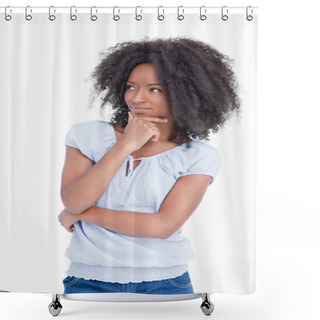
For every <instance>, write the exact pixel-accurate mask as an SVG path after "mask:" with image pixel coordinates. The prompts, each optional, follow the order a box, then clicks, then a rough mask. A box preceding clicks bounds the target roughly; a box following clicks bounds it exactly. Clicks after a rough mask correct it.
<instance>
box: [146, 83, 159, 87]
mask: <svg viewBox="0 0 320 320" xmlns="http://www.w3.org/2000/svg"><path fill="white" fill-rule="evenodd" d="M147 85H148V86H160V87H161V84H160V83H149V84H147Z"/></svg>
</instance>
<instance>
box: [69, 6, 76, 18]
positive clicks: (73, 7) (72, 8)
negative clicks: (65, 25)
mask: <svg viewBox="0 0 320 320" xmlns="http://www.w3.org/2000/svg"><path fill="white" fill-rule="evenodd" d="M73 10H74V12H73ZM75 13H77V9H76V7H75V6H72V7H70V19H71V20H72V21H75V20H77V18H78V17H77V15H76V14H75Z"/></svg>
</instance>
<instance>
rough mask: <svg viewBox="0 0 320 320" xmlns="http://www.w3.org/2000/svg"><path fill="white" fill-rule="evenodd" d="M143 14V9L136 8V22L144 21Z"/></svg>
mask: <svg viewBox="0 0 320 320" xmlns="http://www.w3.org/2000/svg"><path fill="white" fill-rule="evenodd" d="M138 8H139V9H140V14H138ZM141 13H142V9H141V7H140V6H137V7H136V20H138V21H140V20H141V19H142V15H141Z"/></svg>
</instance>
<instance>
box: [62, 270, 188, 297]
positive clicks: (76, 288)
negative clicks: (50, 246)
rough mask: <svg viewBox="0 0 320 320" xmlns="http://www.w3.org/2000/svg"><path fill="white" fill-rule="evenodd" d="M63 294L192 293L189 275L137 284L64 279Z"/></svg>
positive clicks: (74, 278)
mask: <svg viewBox="0 0 320 320" xmlns="http://www.w3.org/2000/svg"><path fill="white" fill-rule="evenodd" d="M63 284H64V288H65V289H64V294H72V293H103V292H127V293H144V294H191V293H193V288H192V284H191V281H190V277H189V273H188V272H185V273H184V274H183V275H181V276H179V277H176V278H172V279H166V280H159V281H143V282H137V283H133V282H130V283H124V284H121V283H117V282H103V281H97V280H85V279H82V278H76V277H69V276H68V277H66V278H65V279H64V280H63Z"/></svg>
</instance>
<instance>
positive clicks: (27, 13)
mask: <svg viewBox="0 0 320 320" xmlns="http://www.w3.org/2000/svg"><path fill="white" fill-rule="evenodd" d="M30 13H32V9H31V7H30V6H26V9H25V19H26V20H27V21H30V20H31V19H32V15H31V14H30Z"/></svg>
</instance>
